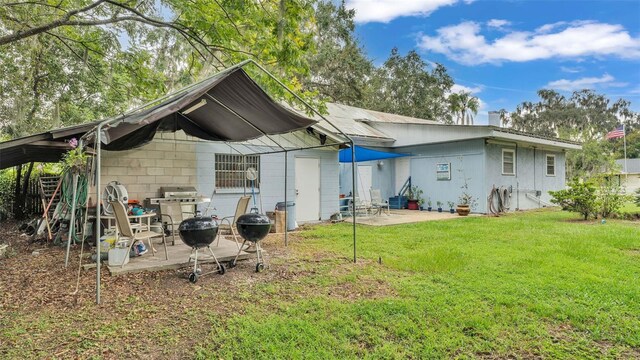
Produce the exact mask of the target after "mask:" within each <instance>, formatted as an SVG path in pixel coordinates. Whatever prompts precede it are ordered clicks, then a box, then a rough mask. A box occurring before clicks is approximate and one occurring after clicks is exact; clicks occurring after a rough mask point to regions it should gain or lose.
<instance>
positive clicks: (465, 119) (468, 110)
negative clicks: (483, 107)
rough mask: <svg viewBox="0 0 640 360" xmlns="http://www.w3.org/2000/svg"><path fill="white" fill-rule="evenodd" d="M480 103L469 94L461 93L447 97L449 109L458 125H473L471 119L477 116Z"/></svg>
mask: <svg viewBox="0 0 640 360" xmlns="http://www.w3.org/2000/svg"><path fill="white" fill-rule="evenodd" d="M479 107H480V101H479V100H478V98H477V97H475V96H472V95H471V93H470V92H467V91H461V92H459V93H457V94H451V95H449V109H451V113H453V116H454V118H455V120H456V124H459V125H473V117H474V116H475V115H476V114H478V108H479Z"/></svg>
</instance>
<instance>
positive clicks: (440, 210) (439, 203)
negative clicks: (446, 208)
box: [436, 200, 442, 212]
mask: <svg viewBox="0 0 640 360" xmlns="http://www.w3.org/2000/svg"><path fill="white" fill-rule="evenodd" d="M436 205H438V212H442V201H440V200H438V201H436Z"/></svg>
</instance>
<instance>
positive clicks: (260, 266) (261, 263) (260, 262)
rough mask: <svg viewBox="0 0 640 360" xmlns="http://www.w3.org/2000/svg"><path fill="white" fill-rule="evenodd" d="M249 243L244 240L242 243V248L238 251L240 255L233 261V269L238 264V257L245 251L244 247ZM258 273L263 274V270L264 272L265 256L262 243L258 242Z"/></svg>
mask: <svg viewBox="0 0 640 360" xmlns="http://www.w3.org/2000/svg"><path fill="white" fill-rule="evenodd" d="M246 243H247V240H244V241H243V242H242V245H241V246H240V249H238V253H237V254H236V258H235V259H233V261H232V262H231V267H234V266H236V264H237V263H238V257H239V256H240V253H242V250H244V249H245V247H244V245H245V244H246ZM255 244H256V260H257V262H256V272H261V271H262V270H264V254H263V253H262V245H260V241H256V243H255Z"/></svg>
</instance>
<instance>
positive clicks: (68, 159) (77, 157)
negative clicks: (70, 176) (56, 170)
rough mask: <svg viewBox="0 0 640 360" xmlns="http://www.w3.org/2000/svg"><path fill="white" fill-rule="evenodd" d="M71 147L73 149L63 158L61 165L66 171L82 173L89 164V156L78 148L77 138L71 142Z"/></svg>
mask: <svg viewBox="0 0 640 360" xmlns="http://www.w3.org/2000/svg"><path fill="white" fill-rule="evenodd" d="M69 145H70V146H71V148H72V149H71V150H69V151H67V153H66V154H64V155H63V156H62V160H61V161H60V163H61V165H62V168H63V170H64V171H69V172H75V173H80V172H82V170H83V169H84V166H85V164H86V163H87V154H86V153H85V152H84V151H83V150H82V149H81V148H79V147H78V140H77V139H76V138H72V139H71V140H69Z"/></svg>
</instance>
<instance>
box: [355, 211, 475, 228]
mask: <svg viewBox="0 0 640 360" xmlns="http://www.w3.org/2000/svg"><path fill="white" fill-rule="evenodd" d="M469 216H481V215H480V214H470V215H469ZM463 218H465V217H464V216H460V215H458V214H457V213H453V214H451V213H450V212H449V211H447V212H444V211H443V212H441V213H439V212H438V211H437V210H436V211H418V210H391V213H390V215H387V214H385V213H383V214H382V215H373V216H367V217H364V216H363V217H361V216H358V217H356V223H358V224H364V225H371V226H387V225H398V224H409V223H416V222H422V221H433V220H452V219H463ZM344 221H346V222H351V221H352V220H351V218H350V217H349V218H345V220H344Z"/></svg>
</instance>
